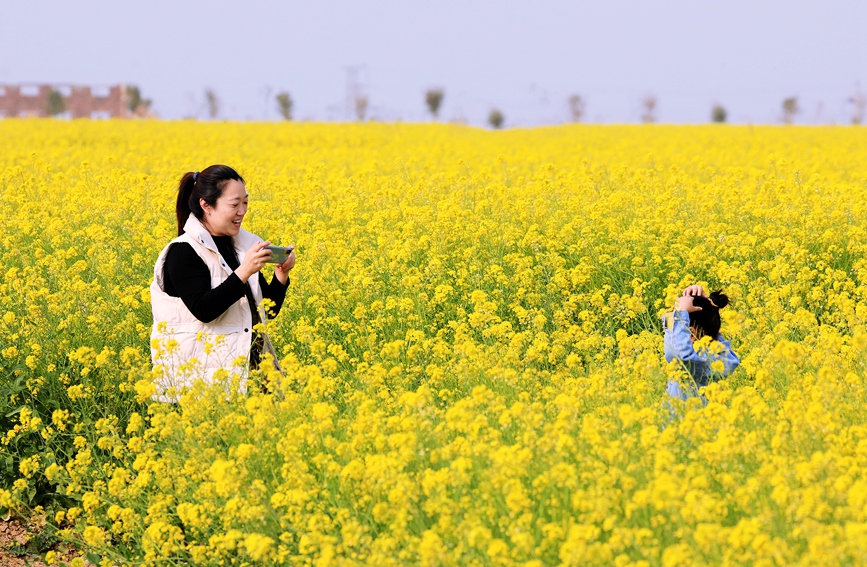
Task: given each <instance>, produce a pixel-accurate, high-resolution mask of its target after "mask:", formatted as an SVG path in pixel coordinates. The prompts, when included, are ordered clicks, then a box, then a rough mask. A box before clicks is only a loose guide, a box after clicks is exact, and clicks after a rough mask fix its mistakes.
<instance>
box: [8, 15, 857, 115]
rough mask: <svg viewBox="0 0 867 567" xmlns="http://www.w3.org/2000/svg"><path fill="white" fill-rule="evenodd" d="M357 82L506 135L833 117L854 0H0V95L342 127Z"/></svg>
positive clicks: (853, 58) (396, 103)
mask: <svg viewBox="0 0 867 567" xmlns="http://www.w3.org/2000/svg"><path fill="white" fill-rule="evenodd" d="M353 74H354V75H355V77H356V82H357V86H358V88H359V89H360V90H361V92H363V93H364V94H366V96H367V97H368V99H369V101H370V112H369V114H370V115H371V116H372V117H374V118H376V119H379V120H389V121H391V120H403V121H421V120H428V119H429V117H428V115H427V112H426V107H425V104H424V93H425V90H426V89H428V88H431V87H440V88H442V89H444V91H445V98H444V101H443V106H442V111H441V113H440V116H441V119H443V120H465V121H466V122H468V123H470V124H477V125H482V124H484V123H485V122H486V120H487V116H488V113H489V112H490V110H491V109H492V108H498V109H500V110H501V111H502V112H503V114H504V115H505V117H506V126H534V125H540V124H555V123H562V122H566V121H567V120H568V119H569V110H568V105H567V99H568V97H569V96H570V95H572V94H578V95H580V96H581V97H582V98H583V99H584V100H585V101H586V110H585V121H590V122H604V123H620V122H639V121H640V119H641V114H642V103H641V101H642V99H643V98H645V97H646V96H648V95H654V96H656V98H657V99H658V106H657V115H658V120H659V121H660V122H673V123H686V122H707V121H708V120H709V118H710V112H711V108H712V106H713V105H714V104H715V103H719V104H722V105H723V106H724V107H725V108H726V109H727V110H728V114H729V121H730V122H734V123H776V122H779V120H780V117H781V115H782V101H783V99H784V98H787V97H792V96H794V97H797V99H798V103H799V106H800V107H801V109H802V111H801V113H800V114H799V115H798V116H797V117H796V120H795V122H796V123H805V124H824V123H838V124H840V123H848V122H850V120H851V117H852V113H853V105H852V104H851V103H850V102H849V99H850V98H851V97H852V96H853V95H854V94H855V93H856V91H857V90H858V89H860V90H861V92H864V93H867V1H865V0H824V1H823V2H803V1H802V2H798V1H792V0H788V1H782V0H768V1H761V0H750V1H746V0H729V1H726V2H713V3H711V2H701V1H696V0H689V1H686V0H662V1H657V2H651V1H647V0H622V1H616V0H609V1H604V0H593V1H578V0H576V1H572V2H567V1H560V0H536V1H534V2H517V1H509V0H477V1H474V0H461V1H453V0H437V1H436V2H414V1H411V0H400V1H397V0H396V1H391V0H389V1H386V0H377V1H369V2H366V1H363V0H332V1H326V2H312V1H311V2H295V1H286V2H277V1H257V0H247V1H246V2H243V3H242V2H227V1H222V0H207V1H206V0H189V1H187V0H171V1H169V0H153V1H149V2H135V3H131V2H123V1H118V0H114V1H111V2H109V1H101V0H100V1H95V0H78V1H75V2H67V1H62V0H55V1H50V2H49V1H45V0H27V1H22V0H14V1H13V0H0V84H18V83H33V82H36V83H71V84H84V85H88V84H90V85H108V84H116V83H127V84H136V85H139V87H140V88H141V90H142V93H143V95H144V96H145V97H147V98H151V99H152V100H153V108H154V110H155V111H156V112H157V113H158V114H159V116H161V117H163V118H170V119H173V118H183V117H189V116H197V117H199V118H204V117H206V115H207V112H206V110H205V108H206V107H205V104H204V92H205V89H206V88H211V89H213V91H214V92H215V93H216V94H217V95H218V97H219V98H220V100H221V110H220V117H221V118H225V119H232V120H248V119H249V120H263V119H267V120H275V119H277V116H278V114H277V111H276V105H275V102H274V96H275V95H276V94H277V93H278V92H280V91H288V92H289V93H291V96H292V99H293V101H294V112H293V114H294V117H295V118H296V119H302V120H303V119H310V120H345V119H349V118H351V114H350V111H349V109H348V108H347V104H346V101H347V93H348V92H349V90H350V85H351V83H352V81H351V78H352V75H353Z"/></svg>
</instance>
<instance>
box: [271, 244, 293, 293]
mask: <svg viewBox="0 0 867 567" xmlns="http://www.w3.org/2000/svg"><path fill="white" fill-rule="evenodd" d="M294 267H295V250H292V253H291V254H289V257H288V258H286V261H285V262H283V263H282V264H277V265H276V266H274V276H276V278H277V279H278V280H279V281H280V283H281V284H283V285H286V282H287V281H289V271H290V270H291V269H292V268H294Z"/></svg>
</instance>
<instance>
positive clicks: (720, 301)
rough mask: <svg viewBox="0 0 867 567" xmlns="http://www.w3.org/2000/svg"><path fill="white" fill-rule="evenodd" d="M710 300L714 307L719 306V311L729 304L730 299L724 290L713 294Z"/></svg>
mask: <svg viewBox="0 0 867 567" xmlns="http://www.w3.org/2000/svg"><path fill="white" fill-rule="evenodd" d="M710 300H711V301H712V302H713V304H714V305H716V306H717V308H718V309H722V308H723V307H725V306H726V305H728V304H729V297H728V296H727V295H726V294H724V293H723V292H722V290H719V291H715V292H713V293H711V294H710Z"/></svg>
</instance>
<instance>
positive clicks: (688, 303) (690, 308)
mask: <svg viewBox="0 0 867 567" xmlns="http://www.w3.org/2000/svg"><path fill="white" fill-rule="evenodd" d="M693 297H694V296H692V295H682V296H680V297H678V298H677V300H676V301H675V302H674V307H675V309H677V310H678V311H686V312H687V313H693V312H695V311H701V307H699V306H698V305H693V304H692V299H693Z"/></svg>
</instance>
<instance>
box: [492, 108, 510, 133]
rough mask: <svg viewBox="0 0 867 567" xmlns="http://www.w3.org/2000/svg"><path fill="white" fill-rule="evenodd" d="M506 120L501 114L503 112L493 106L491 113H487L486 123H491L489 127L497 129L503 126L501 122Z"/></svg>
mask: <svg viewBox="0 0 867 567" xmlns="http://www.w3.org/2000/svg"><path fill="white" fill-rule="evenodd" d="M505 121H506V117H505V116H503V113H502V112H500V111H499V110H497V109H496V108H494V109H493V110H491V113H490V114H488V124H490V125H491V128H493V129H494V130H499V129H500V128H502V127H503V122H505Z"/></svg>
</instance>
